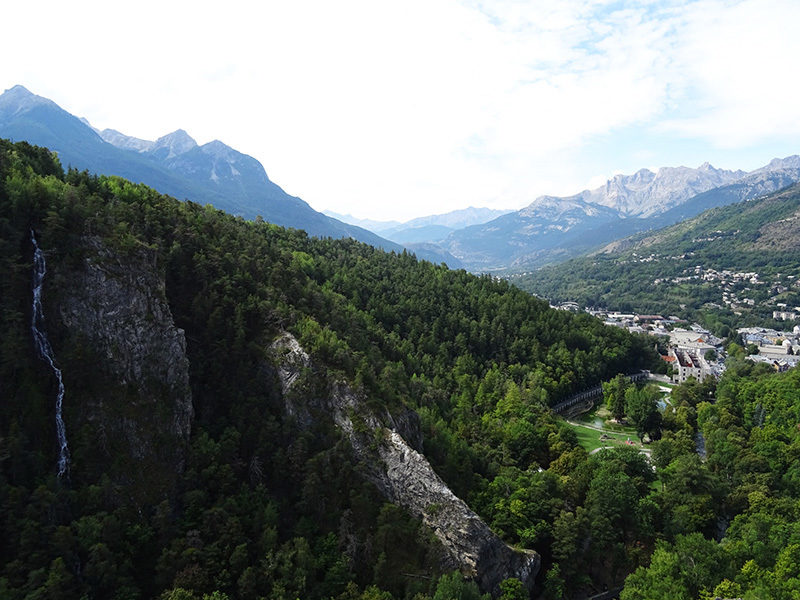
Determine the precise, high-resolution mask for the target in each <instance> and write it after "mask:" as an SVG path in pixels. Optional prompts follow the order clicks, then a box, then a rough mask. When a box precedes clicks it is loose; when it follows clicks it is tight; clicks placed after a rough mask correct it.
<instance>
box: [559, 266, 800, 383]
mask: <svg viewBox="0 0 800 600" xmlns="http://www.w3.org/2000/svg"><path fill="white" fill-rule="evenodd" d="M750 275H751V276H752V275H753V274H750ZM556 308H559V309H561V310H572V311H575V310H579V307H578V305H577V304H575V303H573V302H567V303H563V304H561V305H559V306H557V307H556ZM586 312H588V313H589V314H591V315H593V316H595V317H597V318H599V319H602V320H603V322H604V323H605V324H606V325H609V326H612V327H621V328H623V329H626V330H628V331H629V332H631V333H644V334H649V335H653V336H664V337H666V338H669V342H668V351H667V354H665V355H662V358H663V359H664V360H665V361H666V362H667V363H669V364H670V365H671V366H672V380H673V381H674V382H675V383H682V382H684V381H686V380H687V379H688V378H689V377H694V378H695V379H697V380H698V381H703V380H704V379H706V378H707V377H719V376H720V375H721V374H722V373H723V372H724V370H725V358H726V354H725V350H724V343H725V340H724V339H722V338H719V337H716V336H714V335H712V334H711V332H709V331H708V330H706V329H704V328H703V327H702V326H700V325H698V324H696V323H694V324H691V325H690V324H689V323H688V322H687V321H686V320H684V319H679V318H677V317H674V316H671V317H663V316H661V315H639V314H636V313H623V312H618V311H604V310H594V309H587V311H586ZM737 333H739V335H740V337H741V339H742V342H743V344H744V345H745V347H746V348H747V350H748V352H749V354H748V356H747V359H748V360H752V361H754V362H762V363H766V364H769V365H770V366H771V367H772V368H773V369H775V370H776V371H785V370H787V369H790V368H792V367H795V366H797V365H798V364H799V363H800V325H795V326H794V328H793V329H792V331H776V330H774V329H766V328H763V327H744V328H741V329H738V330H737Z"/></svg>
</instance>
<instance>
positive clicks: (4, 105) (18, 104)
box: [0, 85, 55, 117]
mask: <svg viewBox="0 0 800 600" xmlns="http://www.w3.org/2000/svg"><path fill="white" fill-rule="evenodd" d="M39 105H52V106H55V103H54V102H52V101H50V100H48V99H47V98H42V97H41V96H37V95H36V94H34V93H32V92H30V91H29V90H28V89H27V88H25V87H23V86H21V85H15V86H14V87H12V88H9V89H7V90H6V91H5V92H4V93H3V95H1V96H0V117H13V116H14V115H17V114H19V113H23V112H26V111H28V110H30V109H31V108H33V107H34V106H39Z"/></svg>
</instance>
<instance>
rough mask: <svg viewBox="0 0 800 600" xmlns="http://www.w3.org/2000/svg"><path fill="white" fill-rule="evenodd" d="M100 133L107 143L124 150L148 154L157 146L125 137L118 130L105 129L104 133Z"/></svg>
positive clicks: (128, 136) (149, 142) (146, 141)
mask: <svg viewBox="0 0 800 600" xmlns="http://www.w3.org/2000/svg"><path fill="white" fill-rule="evenodd" d="M99 133H100V137H101V138H103V139H104V140H105V141H106V142H108V143H109V144H111V145H112V146H116V147H117V148H122V149H123V150H133V151H135V152H147V151H148V150H152V149H153V146H155V142H151V141H149V140H142V139H139V138H136V137H132V136H130V135H125V134H124V133H121V132H119V131H117V130H116V129H103V131H100V132H99Z"/></svg>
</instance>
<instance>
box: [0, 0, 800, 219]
mask: <svg viewBox="0 0 800 600" xmlns="http://www.w3.org/2000/svg"><path fill="white" fill-rule="evenodd" d="M7 4H8V5H7V6H4V8H3V13H4V15H3V27H2V34H0V88H2V89H8V88H10V87H12V86H13V85H15V84H21V85H24V86H25V87H27V88H28V89H29V90H30V91H32V92H33V93H35V94H38V95H40V96H45V97H47V98H50V99H51V100H53V101H54V102H56V103H57V104H59V105H60V106H61V107H62V108H64V109H65V110H67V111H69V112H71V113H72V114H75V115H77V116H80V117H84V118H86V119H88V120H89V121H90V122H91V123H92V124H93V125H94V126H95V127H98V128H100V129H103V128H106V127H110V128H113V129H117V130H119V131H121V132H123V133H125V134H127V135H131V136H135V137H139V138H143V139H150V140H154V139H156V138H158V137H160V136H162V135H164V134H166V133H169V132H171V131H174V130H176V129H178V128H182V129H185V130H186V131H188V132H189V134H190V135H192V137H194V138H195V139H196V140H197V141H198V142H199V143H201V144H202V143H205V142H209V141H211V140H214V139H219V140H221V141H223V142H225V143H226V144H228V145H229V146H232V147H234V148H236V149H237V150H239V151H241V152H244V153H246V154H250V155H251V156H254V157H255V158H257V159H258V160H259V161H261V163H262V164H263V165H264V167H265V169H266V171H267V174H268V175H269V177H270V179H272V180H273V181H274V182H275V183H277V184H278V185H280V186H281V187H283V188H284V189H285V190H286V191H287V192H289V193H290V194H293V195H297V196H300V197H301V198H303V199H304V200H306V201H307V202H308V203H310V204H311V205H312V206H313V207H314V208H316V209H317V210H323V209H328V210H332V211H335V212H337V213H340V214H347V213H349V214H352V215H354V216H356V217H360V218H371V219H381V220H389V219H396V220H401V221H403V220H408V219H411V218H413V217H418V216H423V215H428V214H438V213H444V212H447V211H450V210H455V209H459V208H465V207H467V206H486V207H491V208H510V209H518V208H522V207H524V206H527V205H528V204H529V203H530V202H532V201H533V200H534V199H535V198H536V197H538V196H540V195H543V194H550V195H570V194H574V193H577V192H579V191H581V190H583V189H587V188H592V187H597V186H599V185H601V184H602V183H604V182H605V180H606V179H608V178H609V177H611V176H612V175H614V174H616V173H626V174H627V173H633V172H635V171H637V170H638V169H640V168H643V167H647V168H651V169H655V168H658V167H661V166H679V165H685V166H690V167H696V166H699V165H700V164H701V163H703V162H706V161H708V162H711V164H713V165H714V166H716V167H722V168H730V169H739V168H741V169H745V170H750V169H754V168H757V167H759V166H762V165H764V164H766V163H767V162H769V160H770V159H772V158H775V157H783V156H788V155H791V154H798V153H800V102H798V97H800V93H798V92H800V77H798V76H797V69H798V67H797V60H798V58H800V35H797V32H798V31H800V2H798V1H797V0H696V1H688V0H687V1H672V0H662V1H658V0H654V1H650V0H642V1H623V2H620V1H611V0H558V1H553V0H531V1H515V0H492V1H480V0H462V1H456V0H397V1H395V0H364V1H361V0H336V1H335V2H331V1H330V0H320V1H317V0H314V1H305V0H291V1H289V0H286V1H281V2H278V1H272V0H266V1H261V2H255V1H249V2H248V1H240V0H227V1H226V2H224V3H223V2H219V1H215V2H206V1H203V0H194V1H191V2H184V1H181V0H173V1H163V0H161V1H158V2H154V1H151V0H138V1H137V2H108V1H107V0H104V1H98V2H93V1H82V0H73V1H72V2H63V0H60V1H58V2H42V1H37V0H26V1H25V2H11V3H7Z"/></svg>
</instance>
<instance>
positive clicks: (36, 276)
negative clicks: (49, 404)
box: [31, 229, 69, 477]
mask: <svg viewBox="0 0 800 600" xmlns="http://www.w3.org/2000/svg"><path fill="white" fill-rule="evenodd" d="M31 242H32V243H33V250H34V252H33V308H32V311H31V312H32V315H31V331H32V332H33V342H34V344H36V351H37V352H38V353H39V356H40V357H41V358H42V360H45V361H47V363H48V364H49V365H50V368H51V369H52V370H53V373H55V376H56V379H57V380H58V397H57V398H56V434H57V435H58V447H59V452H58V476H59V477H63V476H64V475H66V474H67V471H68V470H69V448H68V447H67V429H66V427H64V419H63V418H62V414H61V412H62V406H63V403H64V381H63V379H62V377H61V369H59V368H58V367H57V366H56V361H55V356H53V348H52V346H50V340H48V339H47V333H46V332H45V329H44V311H43V310H42V283H43V282H44V276H45V274H46V273H47V264H46V263H45V260H44V252H42V250H41V248H39V244H37V243H36V236H35V235H34V233H33V230H32V229H31Z"/></svg>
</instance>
